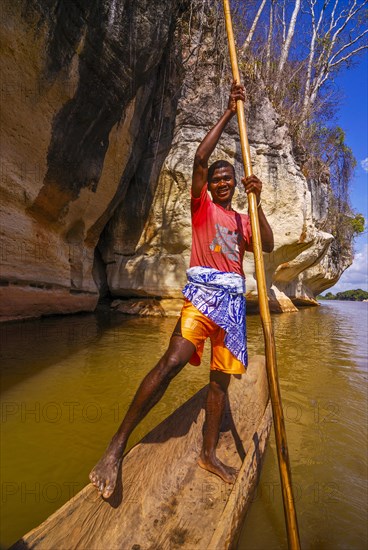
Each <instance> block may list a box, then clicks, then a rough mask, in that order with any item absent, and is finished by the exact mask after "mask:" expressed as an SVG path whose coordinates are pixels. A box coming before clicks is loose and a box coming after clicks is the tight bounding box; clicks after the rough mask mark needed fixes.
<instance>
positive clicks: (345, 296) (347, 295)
mask: <svg viewBox="0 0 368 550" xmlns="http://www.w3.org/2000/svg"><path fill="white" fill-rule="evenodd" d="M317 299H318V300H347V301H350V302H362V301H363V300H368V292H366V291H365V290H362V289H361V288H358V289H356V290H345V291H344V292H338V293H337V294H332V292H327V294H326V295H325V296H322V295H320V296H317Z"/></svg>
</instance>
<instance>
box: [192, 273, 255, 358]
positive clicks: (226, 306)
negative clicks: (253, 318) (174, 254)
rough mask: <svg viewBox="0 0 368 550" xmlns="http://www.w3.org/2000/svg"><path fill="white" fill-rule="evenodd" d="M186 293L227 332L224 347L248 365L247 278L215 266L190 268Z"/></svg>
mask: <svg viewBox="0 0 368 550" xmlns="http://www.w3.org/2000/svg"><path fill="white" fill-rule="evenodd" d="M187 277H188V283H187V284H186V285H185V287H184V288H183V291H182V292H183V294H184V296H185V297H186V298H187V300H190V301H191V302H192V304H193V305H194V306H195V307H196V308H197V309H198V310H199V311H200V312H201V313H203V315H205V316H206V317H208V318H209V319H211V320H212V321H213V322H214V323H216V325H218V326H219V327H221V328H223V329H224V330H225V332H226V336H225V340H224V343H225V346H226V347H227V348H228V350H229V351H231V353H232V354H233V355H234V356H235V357H236V358H237V359H239V361H241V362H242V363H243V365H244V366H245V367H246V366H247V364H248V353H247V344H246V328H245V296H244V293H245V279H244V277H242V276H241V275H238V274H237V273H226V272H225V271H218V270H217V269H214V268H212V267H190V268H189V269H188V270H187Z"/></svg>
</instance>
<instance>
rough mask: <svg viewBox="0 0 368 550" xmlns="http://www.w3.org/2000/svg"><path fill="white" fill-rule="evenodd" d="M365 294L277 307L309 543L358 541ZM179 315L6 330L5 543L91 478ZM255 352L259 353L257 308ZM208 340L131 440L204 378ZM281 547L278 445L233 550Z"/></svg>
mask: <svg viewBox="0 0 368 550" xmlns="http://www.w3.org/2000/svg"><path fill="white" fill-rule="evenodd" d="M366 321H367V304H356V303H352V304H351V303H337V302H333V303H328V304H326V305H325V304H324V305H323V306H322V307H320V308H308V309H304V310H302V311H301V312H299V313H296V314H284V315H281V316H274V317H273V322H274V329H275V335H276V343H277V358H278V369H279V375H280V385H281V391H282V397H283V403H284V413H285V419H286V424H287V426H286V427H287V434H288V443H289V448H290V455H291V461H292V471H293V480H294V483H295V497H296V501H297V510H298V517H299V523H300V530H301V537H302V543H303V547H304V548H308V549H309V548H316V549H323V548H324V549H327V550H330V549H331V550H332V549H333V550H335V549H339V548H349V549H357V550H360V549H362V548H365V547H366V542H367V532H366V522H365V519H366V513H365V509H364V503H366V501H367V485H366V481H365V479H366V467H367V463H366V450H367V447H366V441H367V438H366V436H367V433H366V431H367V430H366V426H367V399H366V385H365V383H366V377H367V366H366V355H367V334H366V326H367V322H366ZM174 324H175V319H173V318H167V319H138V318H131V317H125V316H122V315H113V316H112V315H111V314H110V313H108V312H105V313H104V312H102V313H100V314H99V315H76V316H69V317H60V318H56V317H55V318H48V319H42V320H39V321H32V322H27V323H17V324H9V325H7V326H3V327H1V342H2V363H3V370H2V377H1V381H2V401H3V402H2V421H3V424H2V443H3V445H2V450H1V459H2V466H3V472H2V488H3V497H2V498H3V506H2V525H3V526H4V532H3V535H2V536H3V539H2V543H3V544H4V545H8V544H10V543H11V542H13V541H14V540H16V539H17V538H18V537H19V536H21V535H22V534H23V533H24V532H26V531H27V530H29V529H31V528H32V527H34V526H35V525H37V524H38V523H40V522H41V521H42V520H43V519H44V518H45V517H47V516H48V515H49V514H50V513H51V512H52V511H53V510H55V509H57V508H58V507H60V506H61V504H62V503H63V502H65V501H66V500H68V498H70V497H71V496H72V495H73V494H75V493H76V492H77V491H78V490H79V489H81V488H82V487H83V486H84V485H85V484H86V483H87V475H88V472H89V469H90V468H91V467H92V466H93V464H94V463H95V461H96V460H97V458H98V457H99V455H100V454H101V452H102V451H103V449H104V448H105V445H106V444H107V442H108V440H109V438H110V436H111V434H112V433H113V432H114V431H115V429H116V428H117V426H118V423H119V420H120V419H121V417H122V415H123V414H124V411H125V410H126V407H127V405H128V403H129V402H130V400H131V398H132V396H133V395H134V392H135V390H136V388H137V386H138V384H139V383H140V381H141V379H142V377H143V376H144V375H145V374H146V372H147V371H148V370H149V369H150V368H151V367H152V366H153V364H154V363H155V362H156V361H157V359H158V358H159V357H160V356H161V355H162V353H163V352H164V351H165V349H166V346H167V342H168V339H169V336H170V334H171V331H172V329H173V326H174ZM248 335H249V351H250V354H254V353H262V350H263V336H262V330H261V327H260V321H259V317H258V316H256V315H253V316H250V317H249V318H248ZM208 363H209V350H208V348H207V349H206V353H205V356H204V363H203V366H201V367H192V366H188V367H186V369H184V370H183V371H182V372H181V373H180V375H179V376H178V377H177V379H175V381H174V382H173V384H172V385H171V386H170V387H169V389H168V391H167V393H166V394H165V396H164V399H163V400H162V401H161V402H160V403H159V404H158V405H157V406H156V407H155V409H154V410H153V411H152V412H151V413H150V415H149V416H148V417H147V418H146V419H145V420H144V421H143V422H142V424H141V425H140V426H139V427H138V428H137V430H136V431H135V433H134V434H133V437H132V440H131V442H130V444H131V445H132V444H134V443H135V442H136V441H138V440H139V439H140V438H141V437H143V435H145V433H147V432H148V431H149V430H150V429H151V428H152V427H153V426H154V425H156V424H157V423H158V422H159V421H160V420H162V419H163V418H165V417H166V416H167V415H168V414H170V413H171V412H172V411H173V410H174V409H176V408H177V407H178V406H179V405H180V404H181V403H183V402H184V401H185V400H186V399H188V398H189V397H190V396H191V395H192V394H193V393H194V392H195V391H197V390H198V389H199V388H200V387H202V386H203V385H204V384H206V383H207V380H208ZM266 548H267V550H272V549H279V548H287V545H286V539H285V529H284V519H283V511H282V500H281V494H280V485H279V474H278V469H277V459H276V453H275V446H274V442H273V441H272V442H271V445H270V446H269V448H268V451H267V453H266V461H265V465H264V469H263V472H262V479H261V483H260V486H259V489H258V491H257V494H256V496H255V498H254V503H253V506H252V508H251V511H250V513H249V515H248V517H247V520H246V523H245V526H244V529H243V533H242V537H241V540H240V543H239V549H240V550H246V549H251V550H257V549H259V550H265V549H266Z"/></svg>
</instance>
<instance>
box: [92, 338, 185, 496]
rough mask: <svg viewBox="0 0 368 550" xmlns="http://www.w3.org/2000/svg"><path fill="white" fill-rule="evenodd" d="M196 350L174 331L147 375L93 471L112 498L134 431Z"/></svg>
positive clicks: (97, 484)
mask: <svg viewBox="0 0 368 550" xmlns="http://www.w3.org/2000/svg"><path fill="white" fill-rule="evenodd" d="M194 351H195V346H194V344H192V343H191V342H189V340H186V339H185V338H183V337H181V336H177V335H173V336H172V338H171V340H170V345H169V347H168V349H167V351H166V353H165V354H164V355H163V357H162V358H161V359H160V361H159V362H158V363H157V365H156V366H155V367H154V368H153V369H152V370H151V371H150V372H149V373H148V374H147V376H146V377H145V378H144V379H143V381H142V383H141V385H140V386H139V388H138V390H137V393H136V394H135V396H134V398H133V401H132V403H131V405H130V407H129V409H128V411H127V413H126V415H125V417H124V419H123V421H122V423H121V425H120V427H119V429H118V431H117V432H116V434H115V435H114V437H113V438H112V440H111V442H110V444H109V446H108V448H107V450H106V452H105V454H104V455H103V457H102V458H101V460H100V461H99V462H98V464H97V465H96V466H95V467H94V468H93V470H92V472H91V473H90V475H89V478H90V480H91V483H93V485H95V487H96V488H97V489H98V491H99V493H100V494H101V495H102V496H103V497H105V498H108V497H109V496H111V495H112V493H113V491H114V489H115V485H116V480H117V476H118V472H119V467H120V464H121V461H122V459H123V452H124V449H125V447H126V444H127V441H128V438H129V436H130V434H131V433H132V431H133V430H134V428H135V427H136V426H137V424H138V423H139V422H140V421H141V420H142V418H144V417H145V416H146V414H147V413H148V412H149V411H150V410H151V409H152V407H153V406H154V405H156V403H157V402H158V401H159V400H160V399H161V397H162V396H163V394H164V393H165V391H166V389H167V387H168V385H169V384H170V382H171V380H172V379H173V378H174V377H175V376H176V375H177V374H178V373H179V372H180V371H181V370H182V368H183V367H184V366H185V365H186V363H187V362H188V361H189V359H190V358H191V356H192V354H193V352H194Z"/></svg>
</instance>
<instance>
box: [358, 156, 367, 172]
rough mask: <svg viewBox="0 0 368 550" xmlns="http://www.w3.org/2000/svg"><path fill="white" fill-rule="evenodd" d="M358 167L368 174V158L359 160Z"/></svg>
mask: <svg viewBox="0 0 368 550" xmlns="http://www.w3.org/2000/svg"><path fill="white" fill-rule="evenodd" d="M360 165H361V167H362V168H363V170H365V171H366V172H368V157H367V158H365V159H364V160H361V161H360Z"/></svg>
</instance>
